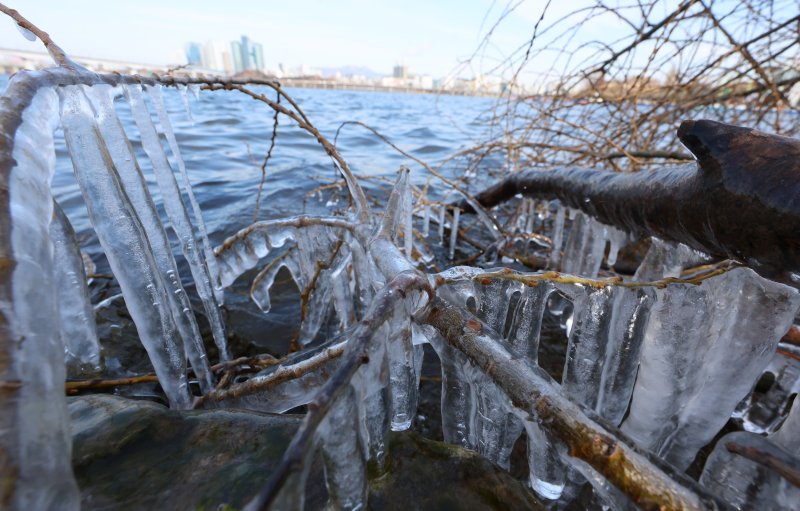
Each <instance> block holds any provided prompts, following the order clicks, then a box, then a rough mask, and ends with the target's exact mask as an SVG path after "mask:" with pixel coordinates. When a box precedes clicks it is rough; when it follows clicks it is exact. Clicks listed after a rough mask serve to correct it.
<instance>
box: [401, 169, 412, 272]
mask: <svg viewBox="0 0 800 511" xmlns="http://www.w3.org/2000/svg"><path fill="white" fill-rule="evenodd" d="M403 250H404V251H405V254H406V257H408V258H409V259H411V254H412V252H413V251H414V197H413V195H412V193H411V185H410V184H409V185H408V186H406V188H405V190H404V192H403Z"/></svg>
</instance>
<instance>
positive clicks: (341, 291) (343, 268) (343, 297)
mask: <svg viewBox="0 0 800 511" xmlns="http://www.w3.org/2000/svg"><path fill="white" fill-rule="evenodd" d="M352 261H353V258H352V255H348V256H346V257H343V258H341V262H340V263H339V264H338V265H337V266H336V267H335V268H334V269H333V271H332V272H331V276H330V280H331V283H330V285H331V290H332V293H333V306H334V310H335V311H336V317H337V318H338V319H339V329H340V330H344V329H346V328H347V327H349V326H350V325H351V324H352V323H353V321H355V317H356V313H355V309H354V308H353V289H352V285H351V284H352V283H353V281H352V280H351V279H350V276H349V275H348V269H349V268H350V267H351V266H352Z"/></svg>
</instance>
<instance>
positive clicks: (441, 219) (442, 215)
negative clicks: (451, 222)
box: [439, 205, 447, 245]
mask: <svg viewBox="0 0 800 511" xmlns="http://www.w3.org/2000/svg"><path fill="white" fill-rule="evenodd" d="M445 213H447V208H446V207H445V206H444V205H441V206H439V241H440V242H441V243H442V245H444V220H445Z"/></svg>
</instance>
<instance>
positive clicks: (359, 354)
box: [245, 272, 433, 511]
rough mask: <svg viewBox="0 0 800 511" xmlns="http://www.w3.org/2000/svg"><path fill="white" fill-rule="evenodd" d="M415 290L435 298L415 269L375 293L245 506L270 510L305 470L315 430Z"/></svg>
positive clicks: (252, 509) (251, 510) (425, 281)
mask: <svg viewBox="0 0 800 511" xmlns="http://www.w3.org/2000/svg"><path fill="white" fill-rule="evenodd" d="M412 291H425V292H426V293H428V296H429V298H431V299H432V298H433V290H432V289H431V287H430V284H429V283H428V280H427V279H426V278H425V277H423V276H422V275H420V274H418V273H411V272H407V273H401V274H399V275H397V276H396V277H395V278H393V279H392V280H391V281H389V282H388V283H387V284H386V286H384V287H383V289H381V291H380V292H379V293H378V294H377V295H376V296H375V299H374V300H373V302H372V305H371V306H370V308H369V310H368V311H367V314H366V315H365V317H364V318H363V319H362V320H361V322H359V324H358V326H357V327H356V329H355V331H354V332H353V335H352V337H351V338H350V339H349V340H348V341H347V344H348V347H347V348H348V352H347V355H346V356H345V358H344V359H343V360H342V361H341V365H340V366H339V368H338V369H337V370H336V372H335V373H334V374H333V375H332V376H331V377H330V379H329V380H328V381H327V382H326V383H325V385H324V386H323V387H322V389H321V390H320V391H319V393H318V394H317V396H316V397H315V398H314V400H313V401H312V402H311V403H309V405H308V413H307V414H306V416H305V419H304V420H303V424H302V425H301V426H300V429H299V430H298V431H297V433H296V434H295V436H294V439H293V440H292V443H291V444H290V445H289V447H288V449H287V450H286V452H285V453H284V455H283V459H282V460H281V463H280V464H279V465H278V467H277V468H276V469H275V471H274V472H273V473H272V475H271V476H270V479H269V481H268V482H267V484H266V486H265V487H264V489H263V490H261V492H259V494H258V495H257V496H256V498H255V499H253V500H252V501H251V502H250V503H249V504H248V505H247V507H246V508H245V509H247V510H248V511H261V510H266V509H268V508H269V506H270V504H271V503H272V502H273V501H274V500H275V498H276V497H277V495H278V493H279V492H280V490H281V488H282V487H283V485H284V483H285V482H286V481H287V479H288V478H289V476H290V475H291V474H292V473H294V472H297V471H300V470H302V469H303V460H304V458H305V455H306V453H307V451H308V450H309V449H310V448H311V445H312V442H313V439H314V433H315V432H316V429H317V428H318V427H319V425H320V423H321V422H322V420H323V419H324V418H325V415H326V414H327V412H328V409H329V408H330V406H331V404H332V403H333V401H334V399H335V398H336V397H337V396H338V395H339V394H340V393H341V392H342V391H343V390H344V389H345V388H346V387H347V385H348V384H349V382H350V379H351V378H352V377H353V375H354V374H355V372H356V371H357V370H358V368H359V367H361V365H362V364H365V363H369V355H368V347H369V344H370V342H371V341H372V338H373V336H374V335H375V333H376V332H377V331H378V327H379V326H380V325H381V324H382V323H383V322H384V321H386V319H387V318H388V317H389V315H390V314H391V312H392V311H393V309H394V306H395V305H396V304H397V303H399V302H401V301H402V300H405V299H406V298H407V297H408V294H409V293H411V292H412ZM376 363H377V361H376Z"/></svg>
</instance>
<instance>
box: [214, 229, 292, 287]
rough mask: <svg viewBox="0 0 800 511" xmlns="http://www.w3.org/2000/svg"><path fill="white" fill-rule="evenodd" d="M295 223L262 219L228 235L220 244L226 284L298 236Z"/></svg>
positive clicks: (222, 271) (221, 275) (221, 278)
mask: <svg viewBox="0 0 800 511" xmlns="http://www.w3.org/2000/svg"><path fill="white" fill-rule="evenodd" d="M297 231H298V230H297V229H295V228H294V227H284V226H277V225H274V223H272V225H271V222H258V223H256V224H253V225H251V226H250V227H247V228H245V229H242V230H241V231H239V232H238V233H236V234H235V235H233V236H231V237H230V238H228V239H226V240H225V242H224V243H223V244H222V245H221V246H219V247H217V248H216V250H215V252H216V254H217V255H216V257H217V261H218V263H219V267H220V280H221V282H222V287H228V286H230V285H231V284H233V282H234V281H235V280H236V279H237V278H239V276H240V275H242V274H243V273H244V272H246V271H247V270H250V269H252V268H254V267H255V266H256V265H257V264H258V262H259V261H260V260H261V259H263V258H264V257H266V256H267V255H268V254H269V253H270V251H272V250H273V249H275V248H280V247H282V246H284V245H285V244H286V243H287V242H293V241H295V239H296V238H297Z"/></svg>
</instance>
